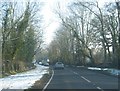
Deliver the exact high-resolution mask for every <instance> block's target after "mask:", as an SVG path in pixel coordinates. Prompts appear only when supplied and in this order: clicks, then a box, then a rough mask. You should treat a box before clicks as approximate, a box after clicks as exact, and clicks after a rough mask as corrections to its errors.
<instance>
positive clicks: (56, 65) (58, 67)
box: [54, 62, 64, 69]
mask: <svg viewBox="0 0 120 91" xmlns="http://www.w3.org/2000/svg"><path fill="white" fill-rule="evenodd" d="M54 69H64V64H63V63H62V62H57V63H56V64H55V66H54Z"/></svg>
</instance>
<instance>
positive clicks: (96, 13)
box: [50, 0, 120, 68]
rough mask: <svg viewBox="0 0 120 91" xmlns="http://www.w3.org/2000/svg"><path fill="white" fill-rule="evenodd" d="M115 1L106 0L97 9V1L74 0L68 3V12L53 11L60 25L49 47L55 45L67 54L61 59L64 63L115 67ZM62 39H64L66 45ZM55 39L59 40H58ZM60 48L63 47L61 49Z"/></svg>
mask: <svg viewBox="0 0 120 91" xmlns="http://www.w3.org/2000/svg"><path fill="white" fill-rule="evenodd" d="M119 3H120V2H110V3H106V4H105V5H104V6H103V7H102V8H101V7H100V6H99V3H98V2H80V1H79V0H78V1H75V2H73V3H72V4H71V5H70V6H69V11H70V12H69V14H68V15H67V16H65V15H64V14H63V13H61V12H57V15H58V16H59V18H60V20H61V24H62V25H61V29H59V30H58V31H57V34H56V39H55V40H53V42H54V43H53V42H52V43H51V45H50V47H52V46H55V45H56V46H57V50H59V53H61V54H63V56H66V57H67V58H66V59H65V58H64V61H66V62H67V63H72V64H73V63H74V64H76V65H77V64H79V65H91V66H96V65H99V64H101V63H102V64H103V65H104V66H105V65H106V66H110V67H116V68H118V67H119V66H118V62H119V55H120V53H119V50H120V47H119V8H118V7H119ZM59 8H60V7H59ZM117 10H118V12H117ZM65 32H68V33H67V34H66V33H65ZM59 36H60V37H59ZM63 38H65V39H63ZM65 40H67V45H66V44H65V43H66V42H65ZM59 41H61V43H58V42H59ZM62 43H63V44H62ZM54 44H55V45H54ZM61 47H63V48H64V47H66V48H65V49H63V50H62V49H61ZM53 48H54V49H55V48H56V47H53ZM57 50H53V51H57ZM65 51H67V52H68V53H69V54H67V53H66V52H65ZM51 55H52V54H51ZM56 56H57V55H56ZM63 56H62V55H61V56H60V57H63ZM50 57H51V56H50ZM69 57H71V58H70V59H71V60H70V59H69ZM51 60H52V58H51ZM70 61H72V62H70ZM107 64H108V65H107Z"/></svg>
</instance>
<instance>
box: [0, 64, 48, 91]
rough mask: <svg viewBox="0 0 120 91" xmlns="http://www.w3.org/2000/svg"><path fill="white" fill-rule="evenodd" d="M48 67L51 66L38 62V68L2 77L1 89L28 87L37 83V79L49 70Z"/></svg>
mask: <svg viewBox="0 0 120 91" xmlns="http://www.w3.org/2000/svg"><path fill="white" fill-rule="evenodd" d="M48 68H49V67H45V66H41V65H38V64H36V68H35V69H32V70H30V71H27V72H23V73H18V74H16V75H11V76H8V77H5V78H0V90H2V89H28V88H30V87H31V86H32V85H33V84H34V83H35V81H37V80H39V79H40V78H42V76H43V75H44V74H46V73H47V72H48Z"/></svg>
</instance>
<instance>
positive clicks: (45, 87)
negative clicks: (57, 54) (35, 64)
mask: <svg viewBox="0 0 120 91" xmlns="http://www.w3.org/2000/svg"><path fill="white" fill-rule="evenodd" d="M53 76H54V71H53V70H52V76H51V78H50V79H49V81H48V82H47V84H46V85H45V86H44V88H43V89H42V91H44V90H45V89H46V88H47V86H48V85H49V84H50V82H51V80H52V78H53Z"/></svg>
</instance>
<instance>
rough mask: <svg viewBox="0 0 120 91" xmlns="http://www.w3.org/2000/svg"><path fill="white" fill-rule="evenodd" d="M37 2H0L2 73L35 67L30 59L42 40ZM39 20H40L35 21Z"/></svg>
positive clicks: (13, 72) (11, 72)
mask: <svg viewBox="0 0 120 91" xmlns="http://www.w3.org/2000/svg"><path fill="white" fill-rule="evenodd" d="M40 6H41V4H40V3H39V2H37V3H36V2H32V3H31V2H1V4H0V31H1V32H0V33H1V35H0V39H1V40H0V43H1V45H2V46H1V48H0V49H2V50H1V56H0V57H1V60H0V62H1V64H2V65H1V66H2V67H1V68H2V75H3V76H5V75H9V74H15V73H17V72H23V71H26V70H29V69H32V68H35V66H34V64H33V63H32V62H33V60H34V55H35V54H36V52H37V50H38V49H40V48H41V44H42V29H40V22H41V16H40V15H39V16H37V14H36V13H39V12H38V11H40V9H41V8H40ZM38 22H39V23H38Z"/></svg>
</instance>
